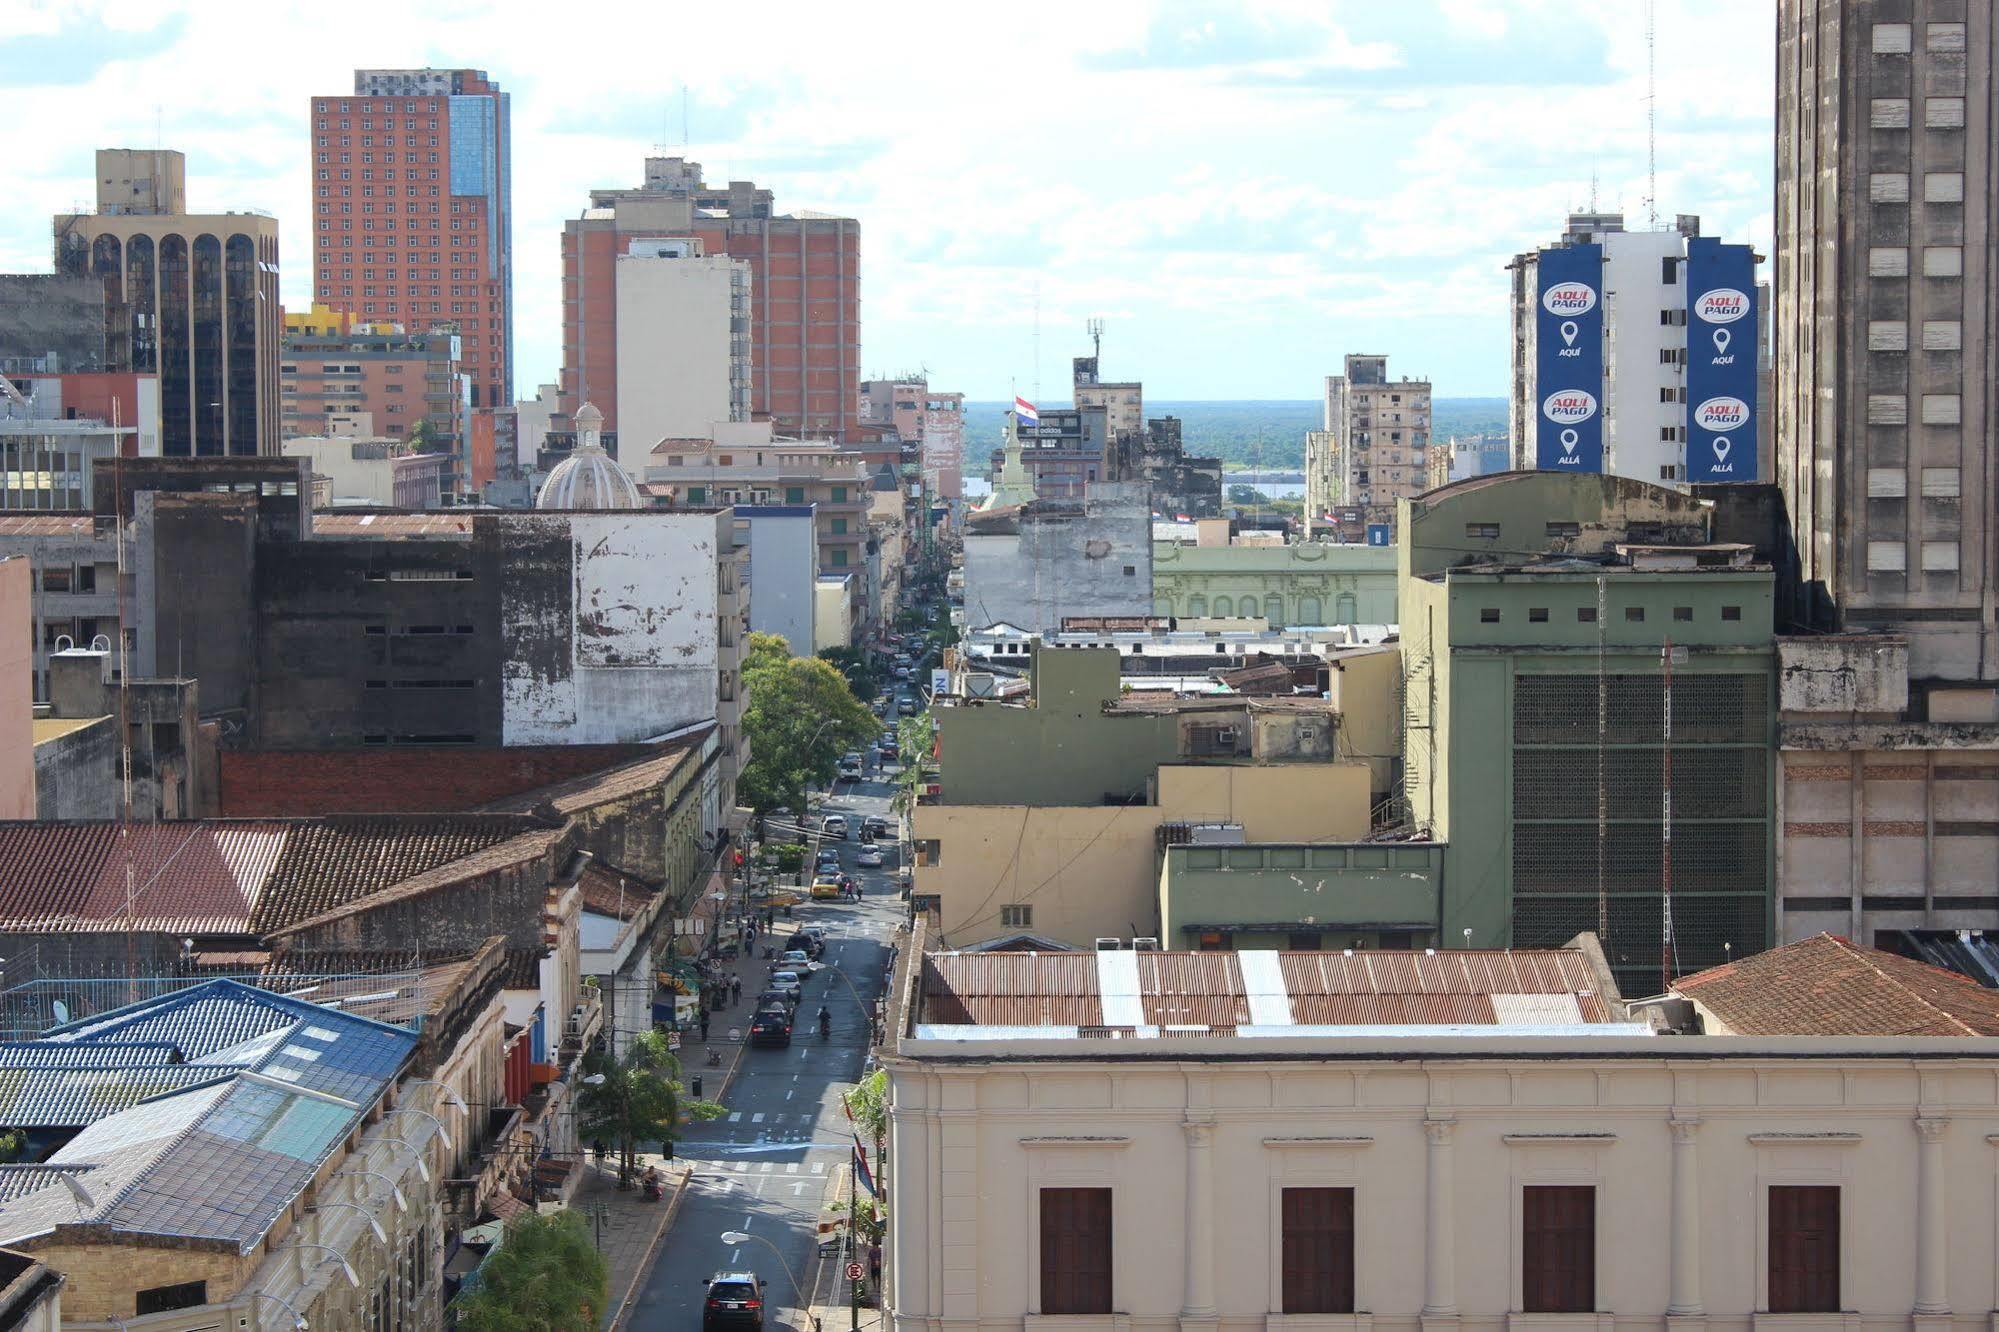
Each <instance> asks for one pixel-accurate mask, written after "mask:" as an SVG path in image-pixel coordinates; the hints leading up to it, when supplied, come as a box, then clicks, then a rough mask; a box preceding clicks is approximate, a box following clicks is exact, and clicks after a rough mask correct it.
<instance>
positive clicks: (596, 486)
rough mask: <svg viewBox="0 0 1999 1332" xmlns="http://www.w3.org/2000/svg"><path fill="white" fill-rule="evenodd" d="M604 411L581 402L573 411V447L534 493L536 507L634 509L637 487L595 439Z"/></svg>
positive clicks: (638, 504)
mask: <svg viewBox="0 0 1999 1332" xmlns="http://www.w3.org/2000/svg"><path fill="white" fill-rule="evenodd" d="M603 427H604V413H602V412H600V411H598V410H597V408H596V407H595V406H594V405H592V404H590V403H587V402H586V403H584V404H583V405H582V406H581V407H579V408H578V409H577V411H576V448H575V450H574V451H572V452H571V453H570V455H569V456H568V457H567V458H564V459H563V460H562V461H561V462H559V463H557V464H556V466H555V470H554V471H552V472H550V473H549V474H548V480H546V481H544V482H542V485H541V494H539V495H537V496H535V501H534V506H535V508H537V509H637V508H642V507H644V505H643V504H642V502H641V501H640V499H639V488H638V487H637V486H635V485H633V484H632V478H631V477H630V476H628V475H626V473H625V469H624V468H622V467H620V466H618V464H617V463H616V462H615V461H613V459H612V458H611V456H610V455H609V454H608V453H605V452H604V446H603V445H602V444H601V443H599V442H598V437H599V434H600V432H601V431H602V430H603Z"/></svg>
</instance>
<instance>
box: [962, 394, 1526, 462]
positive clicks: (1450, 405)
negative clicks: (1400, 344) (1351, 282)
mask: <svg viewBox="0 0 1999 1332" xmlns="http://www.w3.org/2000/svg"><path fill="white" fill-rule="evenodd" d="M1011 405H1012V404H1011V403H1008V402H971V401H968V402H966V404H965V455H966V458H965V460H966V464H967V467H968V470H971V471H973V473H974V475H978V474H980V473H981V470H982V469H981V468H980V467H979V464H980V462H981V461H983V459H984V457H985V455H986V453H987V452H989V451H990V450H992V449H996V448H998V447H999V444H1000V435H1001V430H1002V428H1003V425H1004V421H1003V420H1002V418H1003V417H1004V416H1005V414H1006V409H1007V408H1008V407H1009V406H1011ZM1040 405H1041V406H1045V407H1061V406H1067V405H1068V404H1067V403H1057V402H1047V403H1043V404H1040ZM1145 414H1146V416H1148V417H1155V416H1177V417H1179V418H1180V423H1181V424H1180V434H1181V438H1182V439H1183V440H1184V441H1185V442H1186V446H1187V452H1189V453H1191V454H1195V455H1197V456H1203V457H1215V458H1220V459H1221V460H1222V461H1223V462H1224V463H1238V464H1242V465H1244V466H1249V465H1256V466H1262V467H1267V468H1284V467H1291V468H1297V467H1303V466H1304V465H1305V432H1306V431H1308V430H1317V429H1319V428H1320V427H1321V424H1322V422H1323V421H1324V407H1323V406H1322V404H1321V403H1320V401H1319V400H1318V399H1317V398H1268V399H1266V398H1241V399H1184V398H1183V399H1173V398H1158V399H1154V398H1148V399H1146V402H1145ZM1430 433H1431V436H1432V437H1433V438H1435V439H1449V438H1451V437H1452V436H1453V435H1457V436H1464V435H1487V434H1496V435H1504V434H1505V433H1506V399H1504V398H1435V399H1432V401H1431V404H1430Z"/></svg>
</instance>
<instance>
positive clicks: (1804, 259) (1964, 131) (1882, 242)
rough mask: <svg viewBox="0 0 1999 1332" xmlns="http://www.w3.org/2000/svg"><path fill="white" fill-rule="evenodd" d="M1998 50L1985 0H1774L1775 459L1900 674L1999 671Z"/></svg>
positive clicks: (1789, 492)
mask: <svg viewBox="0 0 1999 1332" xmlns="http://www.w3.org/2000/svg"><path fill="white" fill-rule="evenodd" d="M1995 56H1999V27H1995V24H1994V18H1993V9H1992V6H1991V5H1990V4H1989V3H1985V2H1984V0H1816V2H1814V0H1780V3H1779V4H1778V6H1777V162H1776V179H1777V223H1776V250H1777V291H1776V318H1775V321H1774V322H1775V332H1776V357H1777V366H1776V377H1777V382H1778V384H1780V385H1781V386H1782V391H1781V393H1780V395H1779V396H1778V399H1777V403H1776V409H1777V410H1776V455H1777V457H1776V463H1777V476H1778V479H1779V481H1780V482H1781V484H1782V486H1783V489H1784V494H1785V498H1786V500H1787V502H1788V504H1789V508H1790V514H1791V518H1792V521H1793V523H1794V524H1795V527H1796V532H1797V544H1798V555H1799V559H1800V562H1801V564H1802V566H1803V573H1804V577H1805V578H1806V579H1807V580H1811V581H1815V582H1817V583H1819V584H1822V585H1823V587H1824V588H1825V590H1826V592H1827V593H1828V594H1830V597H1831V599H1832V602H1833V604H1834V605H1835V606H1836V607H1837V614H1838V616H1839V618H1840V620H1841V622H1842V624H1843V626H1844V627H1846V628H1849V629H1854V630H1877V631H1879V630H1885V631H1891V632H1895V633H1899V634H1903V635H1906V637H1907V639H1908V645H1909V661H1908V671H1909V675H1910V677H1911V679H1916V680H1952V681H1959V682H1964V681H1993V680H1995V679H1999V628H1995V616H1999V608H1995V599H1999V589H1995V587H1994V555H1993V541H1994V539H1995V535H1999V531H1995V509H1994V505H1995V502H1999V487H1995V479H1996V478H1995V473H1994V471H1993V462H1992V456H1993V434H1992V432H1993V430H1994V428H1995V424H1996V423H1999V421H1996V420H1995V411H1994V408H1995V403H1994V385H1995V383H1999V360H1995V357H1996V356H1999V337H1996V336H1995V332H1994V320H1995V318H1999V291H1995V286H1994V277H1995V275H1994V242H1995V232H1994V228H1993V208H1994V194H1995V191H1999V175H1995V153H1999V137H1995V126H1994V119H1995V117H1994V98H1995V89H1994V85H1993V70H1994V64H1995Z"/></svg>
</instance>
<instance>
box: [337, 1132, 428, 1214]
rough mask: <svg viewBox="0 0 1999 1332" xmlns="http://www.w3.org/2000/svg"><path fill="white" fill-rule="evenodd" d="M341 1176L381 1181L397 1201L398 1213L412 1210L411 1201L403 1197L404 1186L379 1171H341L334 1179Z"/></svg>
mask: <svg viewBox="0 0 1999 1332" xmlns="http://www.w3.org/2000/svg"><path fill="white" fill-rule="evenodd" d="M397 1141H401V1139H397ZM341 1175H359V1176H361V1177H363V1178H365V1179H379V1180H381V1181H382V1183H384V1184H386V1185H388V1186H389V1192H390V1194H391V1195H393V1196H394V1198H395V1200H396V1210H397V1211H398V1212H407V1211H408V1210H409V1209H410V1204H409V1199H407V1198H405V1197H403V1186H402V1185H400V1184H398V1183H396V1182H395V1181H394V1180H393V1179H390V1178H389V1177H388V1176H387V1175H385V1174H383V1173H382V1172H381V1171H379V1170H341V1171H338V1172H336V1173H335V1175H334V1178H335V1179H338V1178H339V1177H340V1176H341Z"/></svg>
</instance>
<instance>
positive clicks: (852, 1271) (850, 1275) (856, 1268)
mask: <svg viewBox="0 0 1999 1332" xmlns="http://www.w3.org/2000/svg"><path fill="white" fill-rule="evenodd" d="M860 1279H861V1265H860V1264H859V1263H848V1264H847V1280H849V1281H859V1280H860Z"/></svg>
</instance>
